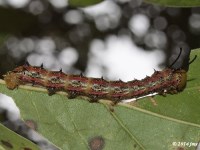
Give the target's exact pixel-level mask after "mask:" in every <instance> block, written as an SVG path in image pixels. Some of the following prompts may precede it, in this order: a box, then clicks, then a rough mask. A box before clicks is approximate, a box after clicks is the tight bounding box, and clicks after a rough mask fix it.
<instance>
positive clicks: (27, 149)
mask: <svg viewBox="0 0 200 150" xmlns="http://www.w3.org/2000/svg"><path fill="white" fill-rule="evenodd" d="M24 150H32V149H31V148H28V147H24Z"/></svg>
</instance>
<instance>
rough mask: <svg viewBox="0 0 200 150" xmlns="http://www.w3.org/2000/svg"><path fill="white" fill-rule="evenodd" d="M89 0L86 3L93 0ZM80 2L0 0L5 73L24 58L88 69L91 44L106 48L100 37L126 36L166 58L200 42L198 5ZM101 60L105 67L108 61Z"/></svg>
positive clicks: (124, 0) (75, 69) (56, 66)
mask: <svg viewBox="0 0 200 150" xmlns="http://www.w3.org/2000/svg"><path fill="white" fill-rule="evenodd" d="M82 2H83V1H82ZM86 2H87V1H86ZM86 2H85V4H86V5H85V6H87V5H88V4H90V1H89V2H87V3H86ZM94 2H95V3H96V2H99V0H96V1H94ZM68 4H72V5H68ZM79 4H80V6H84V4H82V3H80V1H78V0H74V1H73V0H71V1H69V2H68V1H66V0H49V1H45V0H21V1H17V0H1V1H0V21H1V23H0V60H1V63H0V69H1V70H0V72H1V75H2V74H4V73H5V72H7V71H8V70H11V69H13V68H14V67H16V65H22V64H23V63H24V62H25V60H28V61H29V62H30V63H31V64H32V65H40V64H41V63H44V64H45V67H46V68H47V69H54V70H56V69H59V68H63V70H64V71H65V72H69V73H79V72H86V71H87V66H88V62H89V57H92V53H91V49H92V48H93V47H94V45H95V46H96V47H95V48H96V49H97V50H98V49H105V46H106V45H105V44H104V45H103V44H102V43H105V42H106V40H108V38H109V37H110V36H112V35H115V36H116V37H120V36H126V37H128V38H129V39H131V41H132V42H133V43H134V44H135V45H137V47H139V48H142V49H144V50H145V51H151V50H155V49H157V50H160V51H164V52H165V54H166V55H165V56H166V57H165V60H164V61H163V62H162V63H169V61H172V60H174V58H175V57H176V56H177V53H178V49H179V47H182V48H183V49H184V50H185V53H188V52H189V50H190V49H193V48H197V47H200V43H199V40H200V37H199V34H200V9H199V8H196V7H195V8H175V7H174V8H173V7H164V6H159V5H153V4H149V3H145V2H142V0H112V1H111V0H108V1H103V2H101V3H99V4H97V5H95V6H89V7H84V8H83V7H82V8H81V7H76V6H77V5H79ZM94 43H96V44H94ZM114 43H115V41H114ZM113 45H114V44H113ZM95 48H93V49H95ZM122 50H123V49H122ZM173 54H174V56H173ZM171 56H173V58H172V59H169V58H171ZM158 57H159V56H158ZM93 63H94V62H93ZM162 63H161V64H162ZM98 65H100V66H101V70H102V72H105V70H106V67H105V66H104V65H101V64H100V63H98ZM105 76H106V75H105Z"/></svg>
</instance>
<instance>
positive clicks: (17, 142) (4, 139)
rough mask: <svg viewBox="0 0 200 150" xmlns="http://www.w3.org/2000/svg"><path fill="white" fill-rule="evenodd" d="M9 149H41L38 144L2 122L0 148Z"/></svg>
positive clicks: (0, 149)
mask: <svg viewBox="0 0 200 150" xmlns="http://www.w3.org/2000/svg"><path fill="white" fill-rule="evenodd" d="M4 148H5V149H4ZM8 149H13V150H39V148H38V146H37V145H35V144H33V143H32V142H31V141H29V140H27V139H25V138H24V137H22V136H20V135H18V134H17V133H15V132H13V131H11V130H10V129H8V128H6V127H5V126H3V125H2V124H1V123H0V150H8Z"/></svg>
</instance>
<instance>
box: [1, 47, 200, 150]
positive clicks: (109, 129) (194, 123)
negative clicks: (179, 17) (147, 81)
mask: <svg viewBox="0 0 200 150" xmlns="http://www.w3.org/2000/svg"><path fill="white" fill-rule="evenodd" d="M195 54H197V55H199V56H200V51H199V50H196V51H193V52H192V54H191V58H193V56H194V55H195ZM199 66H200V59H198V58H197V60H196V61H195V62H194V63H192V64H191V65H190V70H189V72H188V79H189V80H190V79H193V80H190V81H188V86H187V88H186V89H185V90H184V91H183V92H181V93H179V94H176V95H167V96H166V97H161V96H155V97H154V98H151V99H153V101H154V103H152V101H151V100H150V98H146V99H142V100H138V101H137V102H136V103H134V105H128V104H118V105H117V106H115V107H114V112H112V111H110V108H109V102H108V101H105V100H102V101H100V103H89V102H88V101H86V100H84V99H83V98H76V99H71V100H69V99H67V97H66V96H65V95H59V94H55V95H53V96H48V95H47V91H46V90H44V89H40V88H34V87H29V86H22V88H19V89H15V90H13V91H11V90H8V89H7V88H6V87H5V86H4V85H1V86H0V91H1V92H2V93H5V94H7V95H9V96H11V97H13V98H14V100H15V102H16V104H17V106H18V107H19V108H20V111H21V115H22V118H23V119H24V120H29V121H32V122H34V124H35V126H36V131H37V132H39V133H40V134H42V135H43V136H44V137H46V138H47V139H48V140H49V141H51V142H52V143H54V144H55V145H56V146H57V147H59V148H60V149H63V150H77V149H81V150H87V149H89V148H90V149H95V148H94V147H98V146H99V147H104V149H105V150H113V149H117V150H124V149H145V150H146V149H147V150H148V149H149V150H157V149H162V150H165V149H166V150H169V149H170V150H171V149H181V148H183V149H187V150H190V149H191V150H192V149H195V146H194V145H195V144H196V143H197V142H198V141H199V140H200V139H199V137H200V117H199V114H200V109H199V106H200V97H199V96H198V95H199V92H200V91H199V89H200V80H199V74H200V72H199V69H197V68H198V67H199ZM175 142H176V143H175ZM178 142H189V143H185V144H190V143H193V146H190V147H189V146H187V145H185V146H183V145H178V144H180V143H178ZM173 144H177V145H173Z"/></svg>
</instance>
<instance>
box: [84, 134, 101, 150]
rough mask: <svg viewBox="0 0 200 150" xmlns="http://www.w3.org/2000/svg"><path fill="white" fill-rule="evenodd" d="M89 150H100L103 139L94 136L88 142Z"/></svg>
mask: <svg viewBox="0 0 200 150" xmlns="http://www.w3.org/2000/svg"><path fill="white" fill-rule="evenodd" d="M88 144H89V147H90V150H102V149H103V147H104V144H105V141H104V139H103V137H101V136H96V137H93V138H91V139H90V140H89V143H88Z"/></svg>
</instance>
